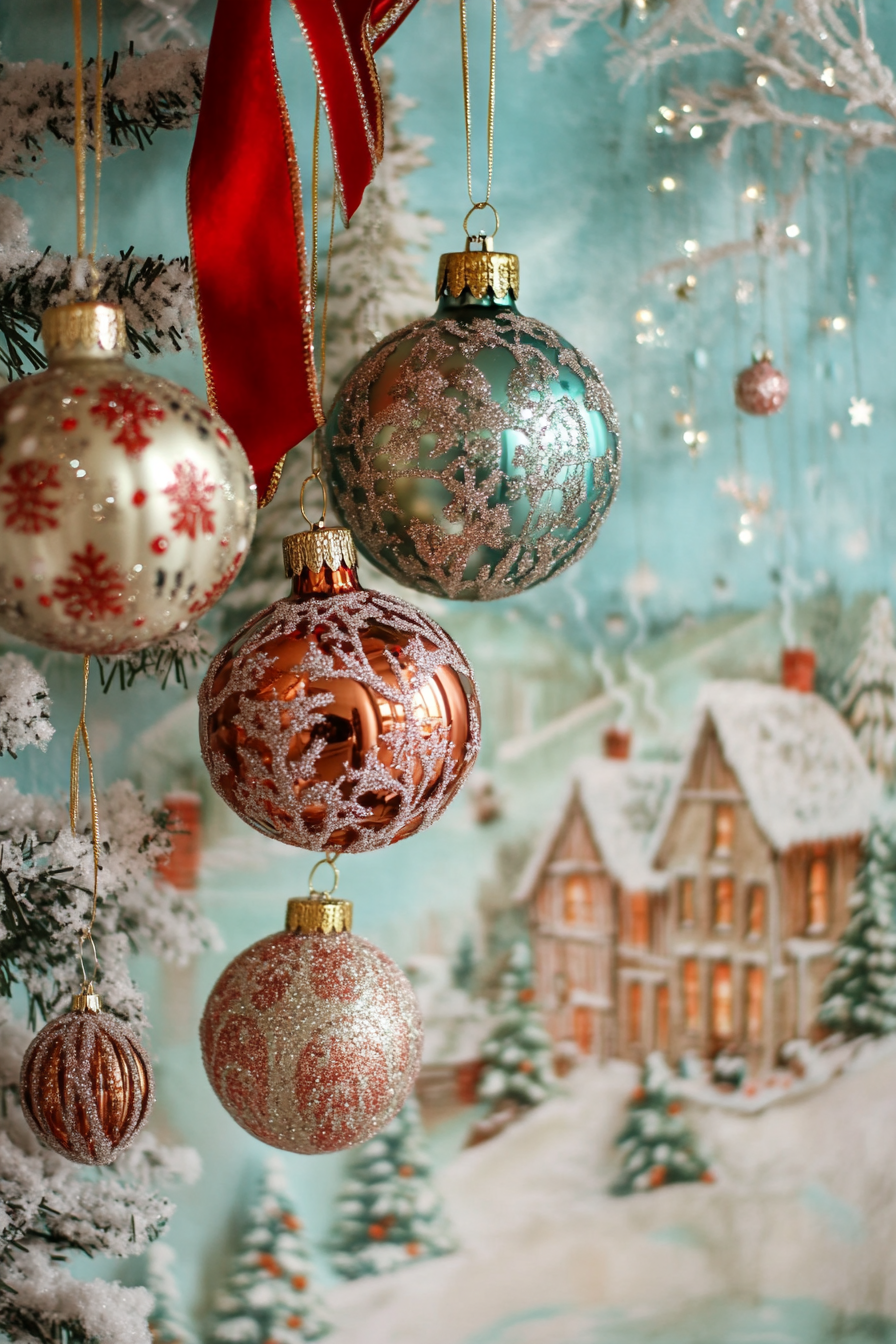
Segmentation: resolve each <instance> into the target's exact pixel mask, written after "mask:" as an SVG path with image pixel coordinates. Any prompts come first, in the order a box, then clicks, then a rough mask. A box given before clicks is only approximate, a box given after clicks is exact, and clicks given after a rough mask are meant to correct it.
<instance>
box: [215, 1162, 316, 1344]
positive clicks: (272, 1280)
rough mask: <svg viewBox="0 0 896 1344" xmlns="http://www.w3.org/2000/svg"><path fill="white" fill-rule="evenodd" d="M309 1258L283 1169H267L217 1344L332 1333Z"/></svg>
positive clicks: (218, 1310)
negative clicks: (312, 1279)
mask: <svg viewBox="0 0 896 1344" xmlns="http://www.w3.org/2000/svg"><path fill="white" fill-rule="evenodd" d="M311 1268H312V1266H311V1257H310V1254H309V1251H308V1246H307V1244H306V1241H305V1236H304V1233H303V1230H302V1224H301V1222H300V1221H299V1218H298V1217H297V1215H296V1211H295V1207H294V1205H293V1203H292V1200H291V1198H290V1193H289V1187H288V1185H287V1181H286V1175H285V1173H284V1170H283V1166H282V1164H281V1162H280V1160H279V1158H276V1157H270V1158H268V1160H267V1162H266V1163H265V1167H264V1173H263V1176H262V1180H261V1188H260V1190H259V1194H258V1198H257V1199H256V1201H255V1203H254V1204H253V1205H252V1207H251V1208H250V1209H249V1219H248V1225H247V1227H246V1230H245V1232H244V1233H243V1235H242V1238H241V1240H240V1245H239V1249H238V1251H237V1254H236V1257H235V1260H234V1264H233V1268H232V1270H231V1273H230V1275H229V1277H228V1279H227V1283H226V1285H225V1287H224V1289H223V1290H222V1292H221V1293H219V1295H218V1297H217V1300H216V1302H215V1317H214V1323H213V1326H212V1332H211V1337H212V1339H213V1340H215V1341H217V1342H218V1344H301V1341H302V1340H306V1339H320V1337H321V1335H325V1334H326V1333H327V1331H328V1330H329V1329H330V1323H329V1321H328V1319H327V1317H326V1315H325V1314H324V1311H323V1308H322V1306H321V1303H320V1301H319V1299H318V1296H317V1294H316V1293H315V1292H314V1290H313V1289H312V1288H311V1286H310V1282H311Z"/></svg>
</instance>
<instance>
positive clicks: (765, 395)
mask: <svg viewBox="0 0 896 1344" xmlns="http://www.w3.org/2000/svg"><path fill="white" fill-rule="evenodd" d="M789 394H790V383H789V381H788V379H787V377H786V376H785V375H784V374H783V373H782V372H781V371H780V369H776V368H775V366H774V364H772V353H771V351H770V350H766V351H765V353H764V354H762V355H760V356H758V357H757V356H754V357H753V363H752V364H751V365H750V367H749V368H748V369H742V370H741V372H740V373H739V374H738V375H737V379H736V381H735V384H734V400H735V401H736V402H737V405H738V406H739V407H740V409H741V410H742V411H746V413H747V415H775V414H776V413H777V412H778V411H780V409H781V407H782V406H783V405H784V403H785V401H786V400H787V398H788V396H789Z"/></svg>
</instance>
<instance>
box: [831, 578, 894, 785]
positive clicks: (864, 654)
mask: <svg viewBox="0 0 896 1344" xmlns="http://www.w3.org/2000/svg"><path fill="white" fill-rule="evenodd" d="M840 709H841V711H842V713H843V715H844V717H845V718H846V719H847V720H848V722H849V726H850V727H851V728H852V730H853V732H854V733H855V736H856V741H857V742H858V744H859V747H860V748H861V751H862V755H863V756H864V757H865V760H866V761H867V762H868V764H869V766H870V767H871V769H872V770H875V771H877V773H878V774H879V775H880V776H881V777H882V778H883V779H884V780H885V781H886V783H887V784H888V785H892V784H893V782H894V778H896V629H894V625H893V608H892V607H891V605H890V599H889V598H888V597H879V598H877V599H876V601H875V602H874V604H873V606H872V608H871V611H870V613H869V616H868V623H867V625H866V626H865V633H864V636H863V638H862V643H861V645H860V646H859V651H858V653H857V654H856V656H855V659H854V660H853V662H852V664H851V665H850V668H849V671H848V672H847V673H846V682H845V687H844V691H843V695H842V697H841V700H840Z"/></svg>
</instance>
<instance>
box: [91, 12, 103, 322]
mask: <svg viewBox="0 0 896 1344" xmlns="http://www.w3.org/2000/svg"><path fill="white" fill-rule="evenodd" d="M94 87H95V90H96V96H95V99H94V103H95V106H94V112H93V152H94V159H95V164H94V172H93V240H92V246H91V248H90V260H91V261H95V260H96V250H97V247H98V245H99V236H100V182H101V181H102V176H103V0H96V83H95V85H94ZM93 275H94V298H96V294H97V292H98V290H99V275H98V274H97V270H96V267H94V272H93Z"/></svg>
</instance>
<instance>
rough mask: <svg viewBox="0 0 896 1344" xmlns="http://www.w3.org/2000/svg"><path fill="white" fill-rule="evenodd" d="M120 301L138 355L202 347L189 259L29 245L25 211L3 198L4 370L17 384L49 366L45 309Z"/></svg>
mask: <svg viewBox="0 0 896 1344" xmlns="http://www.w3.org/2000/svg"><path fill="white" fill-rule="evenodd" d="M94 294H95V297H96V298H98V299H101V300H103V301H105V302H107V303H120V304H121V306H122V308H123V309H124V315H125V320H126V322H127V330H128V340H129V343H130V349H131V354H132V355H135V356H137V357H139V356H140V354H141V353H144V354H151V355H158V354H162V353H171V352H172V351H177V350H181V349H182V348H183V347H184V346H185V345H186V346H189V347H190V348H192V347H193V346H194V344H195V337H194V332H195V322H196V310H195V308H194V305H193V285H192V281H191V279H190V262H189V258H187V257H176V258H175V259H174V260H173V261H166V260H165V259H164V258H163V257H135V256H134V255H133V252H132V251H128V252H122V253H121V255H120V256H118V257H97V260H96V266H95V273H94V266H93V264H92V263H91V262H90V261H89V260H87V259H86V258H74V259H73V258H72V257H67V256H64V255H63V254H62V253H61V252H51V251H50V250H49V249H47V251H46V252H37V251H35V250H34V249H33V248H31V247H30V246H29V243H28V229H27V224H26V222H25V218H24V216H23V214H22V210H21V207H20V206H19V205H18V203H17V202H16V201H13V200H12V199H11V198H10V197H8V196H0V366H2V367H3V368H4V369H5V371H6V374H7V375H8V376H9V377H12V378H19V377H21V376H22V375H23V374H24V373H27V372H29V370H30V369H42V368H44V367H45V366H46V360H45V359H44V356H43V354H42V353H41V351H40V350H39V349H38V347H37V346H36V345H35V341H36V340H37V337H38V334H39V332H40V324H41V319H42V316H43V313H44V311H45V309H47V308H50V307H55V306H57V305H59V304H63V303H77V302H83V301H84V300H85V299H89V298H92V297H94Z"/></svg>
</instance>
